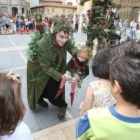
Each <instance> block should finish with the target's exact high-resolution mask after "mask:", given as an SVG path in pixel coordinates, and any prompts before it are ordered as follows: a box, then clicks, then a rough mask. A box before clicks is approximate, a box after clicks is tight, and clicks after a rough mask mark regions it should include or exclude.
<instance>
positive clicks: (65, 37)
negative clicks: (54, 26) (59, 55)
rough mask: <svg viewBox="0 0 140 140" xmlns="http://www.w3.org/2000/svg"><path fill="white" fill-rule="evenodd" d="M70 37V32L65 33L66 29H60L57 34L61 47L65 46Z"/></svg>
mask: <svg viewBox="0 0 140 140" xmlns="http://www.w3.org/2000/svg"><path fill="white" fill-rule="evenodd" d="M68 39H69V34H67V33H64V31H60V32H58V33H57V34H56V42H57V44H58V45H59V47H63V46H64V45H65V43H66V42H67V41H68Z"/></svg>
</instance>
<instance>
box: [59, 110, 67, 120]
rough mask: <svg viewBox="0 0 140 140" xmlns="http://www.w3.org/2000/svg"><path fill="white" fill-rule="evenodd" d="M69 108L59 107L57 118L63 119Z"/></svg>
mask: <svg viewBox="0 0 140 140" xmlns="http://www.w3.org/2000/svg"><path fill="white" fill-rule="evenodd" d="M66 110H67V107H59V111H58V113H57V117H58V118H59V119H61V118H63V117H64V116H65V114H66Z"/></svg>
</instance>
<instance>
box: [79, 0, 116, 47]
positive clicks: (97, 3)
mask: <svg viewBox="0 0 140 140" xmlns="http://www.w3.org/2000/svg"><path fill="white" fill-rule="evenodd" d="M86 1H87V0H81V5H84V3H85V2H86ZM113 8H114V4H112V3H111V0H93V2H92V5H91V10H88V11H87V16H88V18H89V22H88V25H87V42H86V44H87V46H88V47H90V48H92V47H93V40H94V39H95V38H97V39H98V41H100V44H101V43H102V40H103V39H101V38H104V39H106V40H107V39H108V37H113V36H116V29H115V26H114V13H113V11H112V9H113ZM106 30H107V31H106ZM102 46H105V45H104V44H102ZM107 47H109V46H107Z"/></svg>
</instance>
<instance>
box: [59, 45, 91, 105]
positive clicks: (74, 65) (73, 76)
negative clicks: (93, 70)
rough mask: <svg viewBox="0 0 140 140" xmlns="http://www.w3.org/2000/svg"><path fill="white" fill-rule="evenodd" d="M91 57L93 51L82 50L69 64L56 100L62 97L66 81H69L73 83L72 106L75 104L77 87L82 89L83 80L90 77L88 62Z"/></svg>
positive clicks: (85, 48)
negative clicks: (74, 98)
mask: <svg viewBox="0 0 140 140" xmlns="http://www.w3.org/2000/svg"><path fill="white" fill-rule="evenodd" d="M90 55H91V51H90V50H89V48H87V47H83V48H81V49H80V50H79V51H78V53H77V54H75V55H74V56H73V58H72V59H71V60H70V61H69V62H68V64H67V66H66V70H67V71H66V73H65V75H64V77H63V78H62V81H61V84H60V88H59V91H58V93H57V95H56V98H57V97H59V96H60V95H61V93H62V92H63V89H64V86H65V83H66V81H67V80H68V81H69V82H70V83H71V92H70V96H71V104H72V102H73V97H74V94H75V89H76V85H77V87H79V88H81V83H82V81H83V79H84V78H85V77H86V76H87V75H89V67H88V62H89V58H90Z"/></svg>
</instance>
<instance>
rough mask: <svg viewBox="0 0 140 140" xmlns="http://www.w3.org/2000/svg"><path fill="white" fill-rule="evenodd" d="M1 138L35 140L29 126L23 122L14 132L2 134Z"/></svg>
mask: <svg viewBox="0 0 140 140" xmlns="http://www.w3.org/2000/svg"><path fill="white" fill-rule="evenodd" d="M1 140H33V138H32V135H31V132H30V130H29V128H28V126H27V125H26V124H25V123H24V122H21V123H19V125H18V126H17V128H16V129H15V131H14V133H13V134H11V135H5V136H2V137H1Z"/></svg>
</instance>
